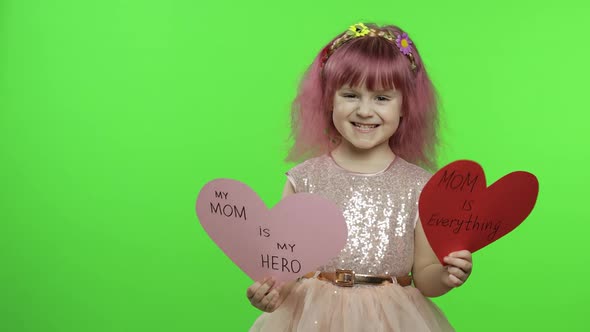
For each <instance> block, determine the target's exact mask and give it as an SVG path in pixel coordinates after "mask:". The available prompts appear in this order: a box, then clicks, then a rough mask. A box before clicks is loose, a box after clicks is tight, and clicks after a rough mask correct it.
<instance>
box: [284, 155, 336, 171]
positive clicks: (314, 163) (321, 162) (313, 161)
mask: <svg viewBox="0 0 590 332" xmlns="http://www.w3.org/2000/svg"><path fill="white" fill-rule="evenodd" d="M326 162H327V156H326V155H322V156H319V157H315V158H310V159H307V160H306V161H304V162H302V163H300V164H298V165H295V166H294V167H293V168H291V169H290V170H288V171H287V173H286V174H287V175H302V174H306V173H308V172H310V171H312V170H313V169H315V168H318V167H323V166H325V165H326Z"/></svg>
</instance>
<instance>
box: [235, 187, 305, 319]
mask: <svg viewBox="0 0 590 332" xmlns="http://www.w3.org/2000/svg"><path fill="white" fill-rule="evenodd" d="M294 193H295V190H294V188H293V186H292V185H291V182H289V180H287V183H286V184H285V189H283V198H285V197H286V196H287V195H291V194H294ZM296 282H297V281H296V280H293V281H289V282H287V283H284V284H282V285H280V284H276V281H275V280H274V279H273V278H265V279H263V280H261V281H257V282H255V283H254V284H252V286H250V287H248V290H247V291H246V296H247V297H248V299H249V300H250V303H251V304H252V305H253V306H254V307H256V308H258V309H260V310H262V311H266V312H273V311H275V310H276V309H277V308H278V307H279V306H280V305H281V304H282V303H283V301H284V300H285V299H286V298H287V296H289V293H291V289H292V288H293V286H294V285H295V283H296ZM273 286H276V287H274V288H272V287H273Z"/></svg>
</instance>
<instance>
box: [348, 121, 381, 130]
mask: <svg viewBox="0 0 590 332" xmlns="http://www.w3.org/2000/svg"><path fill="white" fill-rule="evenodd" d="M353 124H354V126H355V127H359V128H364V129H371V128H377V126H378V125H366V124H360V123H356V122H353Z"/></svg>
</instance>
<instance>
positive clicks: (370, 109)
mask: <svg viewBox="0 0 590 332" xmlns="http://www.w3.org/2000/svg"><path fill="white" fill-rule="evenodd" d="M401 105H402V96H401V93H400V92H399V91H397V90H384V91H369V90H367V89H366V87H364V86H363V87H355V88H352V87H349V86H347V85H344V86H342V87H341V88H340V89H338V90H337V91H336V94H335V95H334V112H333V113H332V121H333V122H334V126H335V127H336V129H337V130H338V132H339V133H340V135H342V138H343V139H344V141H343V143H347V142H348V144H350V145H352V146H353V147H355V148H357V149H362V150H369V149H373V148H376V147H383V145H389V138H390V137H391V136H393V134H394V133H395V131H396V130H397V128H398V126H399V121H400V118H401V116H402V114H401Z"/></svg>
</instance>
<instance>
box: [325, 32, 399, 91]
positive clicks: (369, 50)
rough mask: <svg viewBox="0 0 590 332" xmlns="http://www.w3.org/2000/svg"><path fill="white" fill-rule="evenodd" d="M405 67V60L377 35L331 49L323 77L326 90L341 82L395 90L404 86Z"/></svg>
mask: <svg viewBox="0 0 590 332" xmlns="http://www.w3.org/2000/svg"><path fill="white" fill-rule="evenodd" d="M409 68H410V63H409V61H408V59H406V57H405V56H404V55H403V54H402V53H401V52H400V51H399V50H398V49H397V46H396V45H395V44H394V43H393V42H390V41H388V40H386V39H384V38H381V37H368V38H358V39H354V40H352V41H350V42H348V43H346V44H345V45H342V46H341V47H340V48H339V49H338V50H337V52H334V54H333V55H332V56H331V57H330V59H329V60H328V62H327V63H326V66H325V68H324V79H325V83H326V87H327V90H330V92H331V91H335V90H337V89H339V88H340V87H342V86H343V85H349V86H351V87H360V86H363V85H364V86H365V87H366V88H367V89H368V90H373V91H375V90H394V89H398V90H399V89H403V87H405V86H406V84H405V83H406V82H407V79H408V78H409V76H410V69H409ZM402 92H404V91H402Z"/></svg>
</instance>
